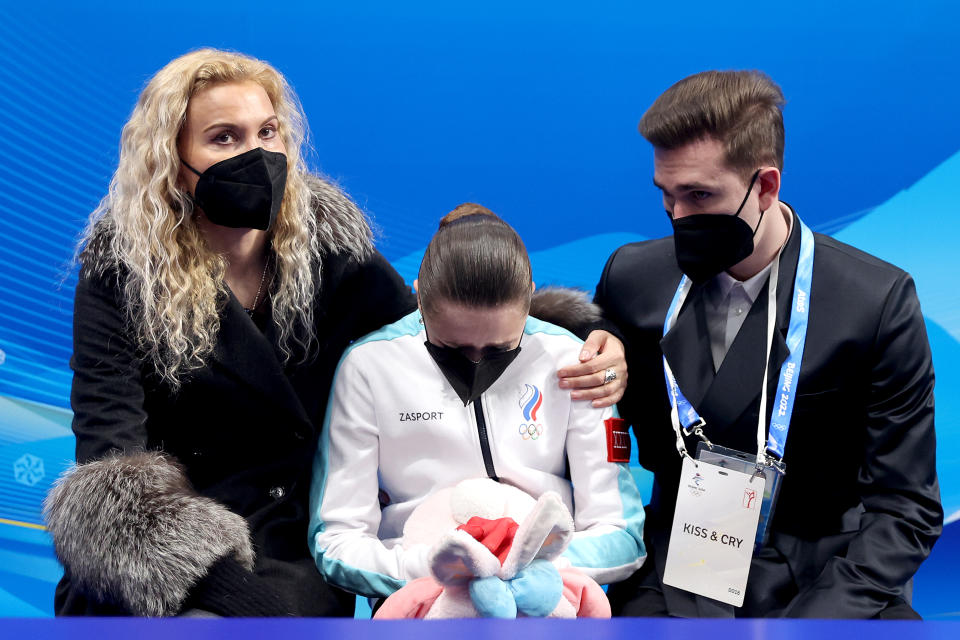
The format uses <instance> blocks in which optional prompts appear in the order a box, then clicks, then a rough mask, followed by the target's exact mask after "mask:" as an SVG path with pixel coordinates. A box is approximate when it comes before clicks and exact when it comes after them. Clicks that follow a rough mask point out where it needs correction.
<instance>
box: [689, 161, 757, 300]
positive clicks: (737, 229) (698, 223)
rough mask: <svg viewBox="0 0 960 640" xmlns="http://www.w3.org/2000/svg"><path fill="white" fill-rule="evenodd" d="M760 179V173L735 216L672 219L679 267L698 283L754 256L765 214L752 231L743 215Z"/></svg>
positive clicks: (713, 214) (700, 214)
mask: <svg viewBox="0 0 960 640" xmlns="http://www.w3.org/2000/svg"><path fill="white" fill-rule="evenodd" d="M759 175H760V170H759V169H757V171H756V173H754V174H753V177H752V178H751V179H750V184H749V185H748V186H747V194H746V195H745V196H744V197H743V201H742V202H741V203H740V206H739V207H738V208H737V211H736V213H734V214H733V215H728V214H724V213H697V214H694V215H689V216H685V217H683V218H680V219H674V218H672V217H671V223H672V224H673V244H674V248H675V250H676V254H677V265H678V266H679V267H680V270H681V271H683V272H684V273H685V274H686V275H687V276H688V277H689V278H690V279H691V280H693V281H694V282H696V283H701V282H706V281H707V280H709V279H710V278H712V277H714V276H715V275H717V274H718V273H720V272H721V271H726V270H727V269H729V268H730V267H732V266H733V265H735V264H737V263H738V262H740V261H741V260H743V259H744V258H746V257H747V256H749V255H750V254H751V253H753V237H754V236H755V235H756V233H757V229H759V228H760V221H763V214H764V212H763V211H761V212H760V221H758V222H757V227H756V229H751V228H750V225H749V224H747V223H746V222H744V221H743V218H741V217H740V212H741V211H743V205H745V204H746V203H747V199H748V198H749V197H750V191H751V190H752V189H753V184H754V183H755V182H756V181H757V176H759Z"/></svg>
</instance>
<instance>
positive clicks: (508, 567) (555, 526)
mask: <svg viewBox="0 0 960 640" xmlns="http://www.w3.org/2000/svg"><path fill="white" fill-rule="evenodd" d="M572 537H573V518H571V517H570V511H569V510H567V507H566V505H564V504H563V501H562V500H561V499H560V496H558V495H557V494H556V493H554V492H552V491H548V492H547V493H545V494H543V495H542V496H540V499H539V500H537V504H536V505H535V506H534V507H533V510H532V511H531V512H530V513H529V515H527V517H526V519H524V521H523V523H522V524H521V525H520V528H519V529H517V533H516V535H515V536H514V537H513V547H511V549H510V553H508V554H507V558H506V559H505V560H504V561H503V567H502V568H501V569H500V572H499V573H498V575H499V576H500V577H501V578H504V579H510V578H512V577H513V576H514V575H516V573H517V572H518V571H519V570H520V569H523V568H524V567H525V566H527V565H528V564H530V563H531V562H533V561H534V560H536V559H539V558H542V559H544V560H553V559H554V558H556V557H558V556H559V555H560V554H561V553H563V551H564V549H566V548H567V545H568V544H570V539H571V538H572Z"/></svg>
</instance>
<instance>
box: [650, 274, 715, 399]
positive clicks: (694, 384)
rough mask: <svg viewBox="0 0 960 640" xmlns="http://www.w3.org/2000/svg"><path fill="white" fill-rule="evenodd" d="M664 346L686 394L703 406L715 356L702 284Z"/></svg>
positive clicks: (674, 373)
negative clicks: (711, 346)
mask: <svg viewBox="0 0 960 640" xmlns="http://www.w3.org/2000/svg"><path fill="white" fill-rule="evenodd" d="M660 349H661V350H662V351H663V355H664V356H665V357H666V359H667V362H668V363H669V364H670V369H671V370H672V371H673V375H674V377H676V379H677V384H678V385H679V386H680V390H681V391H682V392H683V395H684V396H686V398H687V400H689V401H690V403H691V404H693V406H694V407H697V408H699V406H700V404H701V401H702V400H703V397H704V394H705V393H706V392H707V389H708V388H709V387H710V384H711V383H712V382H713V356H711V355H710V332H709V331H708V330H707V313H706V310H705V307H704V302H703V286H702V285H694V287H693V289H692V290H691V291H690V294H689V295H688V296H687V300H686V302H685V303H684V305H683V307H682V308H681V309H680V313H679V314H678V315H677V320H676V322H674V324H673V326H672V327H670V331H668V332H667V335H665V336H663V338H662V339H661V340H660Z"/></svg>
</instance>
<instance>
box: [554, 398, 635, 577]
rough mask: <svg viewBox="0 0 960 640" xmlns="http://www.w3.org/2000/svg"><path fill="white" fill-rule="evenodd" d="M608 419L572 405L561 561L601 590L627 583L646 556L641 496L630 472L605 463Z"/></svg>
mask: <svg viewBox="0 0 960 640" xmlns="http://www.w3.org/2000/svg"><path fill="white" fill-rule="evenodd" d="M613 416H614V411H613V410H612V409H609V408H608V409H595V408H594V407H593V406H591V404H590V402H589V401H585V400H584V401H577V400H575V401H573V402H572V403H571V407H570V419H569V423H568V425H567V441H566V450H567V462H568V464H569V468H570V481H571V483H572V484H573V504H574V514H573V521H574V525H575V527H576V533H575V534H574V536H573V541H572V542H571V543H570V546H569V547H568V548H567V550H566V551H565V552H564V554H563V557H565V558H566V559H567V560H569V561H570V563H571V564H572V565H573V566H574V567H577V568H578V569H580V570H582V571H583V572H584V573H586V574H587V575H589V576H590V577H591V578H593V579H594V580H596V581H597V582H599V583H600V584H608V583H611V582H618V581H620V580H623V579H625V578H627V577H628V576H630V574H632V573H633V572H634V571H636V570H637V569H638V568H639V567H640V565H642V564H643V561H644V559H645V558H646V556H647V553H646V548H645V547H644V545H643V520H644V512H643V501H642V498H641V497H640V492H639V491H638V490H637V485H636V483H635V482H634V479H633V475H632V474H631V473H630V469H629V467H628V466H627V465H626V464H618V463H614V462H609V461H608V458H607V433H606V426H605V425H604V420H606V419H607V418H611V417H613Z"/></svg>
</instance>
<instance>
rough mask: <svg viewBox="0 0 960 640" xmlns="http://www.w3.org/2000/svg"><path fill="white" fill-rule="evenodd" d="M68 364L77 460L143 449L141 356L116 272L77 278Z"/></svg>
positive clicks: (144, 428)
mask: <svg viewBox="0 0 960 640" xmlns="http://www.w3.org/2000/svg"><path fill="white" fill-rule="evenodd" d="M70 366H71V368H72V369H73V385H72V388H71V392H70V404H71V407H72V408H73V432H74V434H76V437H77V462H78V463H83V462H86V461H88V460H90V459H94V458H99V457H102V456H103V455H105V454H106V453H108V452H109V451H111V450H114V449H118V450H121V451H133V450H138V449H143V448H145V447H146V443H147V428H146V423H147V414H146V411H145V410H144V388H143V381H142V378H141V366H140V360H139V358H138V357H137V353H136V345H135V338H134V337H133V335H132V332H130V331H129V330H128V326H127V322H126V318H125V311H124V305H123V303H122V302H121V291H120V286H119V283H118V280H117V277H116V276H115V275H109V274H108V275H105V276H102V277H81V279H80V281H79V283H78V284H77V290H76V296H75V298H74V311H73V357H72V358H71V359H70Z"/></svg>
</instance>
